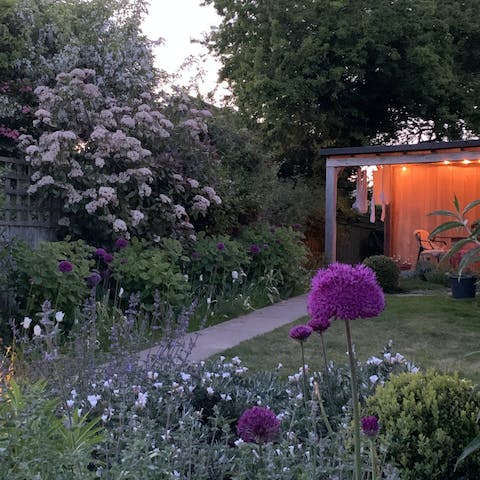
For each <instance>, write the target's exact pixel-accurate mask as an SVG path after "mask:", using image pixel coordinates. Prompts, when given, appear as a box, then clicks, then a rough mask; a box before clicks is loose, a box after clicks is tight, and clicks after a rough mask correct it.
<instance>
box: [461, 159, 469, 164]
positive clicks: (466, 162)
mask: <svg viewBox="0 0 480 480" xmlns="http://www.w3.org/2000/svg"><path fill="white" fill-rule="evenodd" d="M462 163H463V164H464V165H468V164H469V163H470V160H462Z"/></svg>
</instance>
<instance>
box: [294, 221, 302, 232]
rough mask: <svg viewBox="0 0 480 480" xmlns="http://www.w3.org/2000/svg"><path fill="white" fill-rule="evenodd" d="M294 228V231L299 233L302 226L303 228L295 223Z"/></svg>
mask: <svg viewBox="0 0 480 480" xmlns="http://www.w3.org/2000/svg"><path fill="white" fill-rule="evenodd" d="M292 228H293V229H294V230H296V231H298V230H301V229H302V226H301V225H300V224H299V223H295V224H293V226H292Z"/></svg>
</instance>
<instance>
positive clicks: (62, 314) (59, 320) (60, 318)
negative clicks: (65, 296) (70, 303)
mask: <svg viewBox="0 0 480 480" xmlns="http://www.w3.org/2000/svg"><path fill="white" fill-rule="evenodd" d="M63 317H65V314H64V313H63V312H57V313H56V314H55V320H56V321H57V322H61V321H62V320H63Z"/></svg>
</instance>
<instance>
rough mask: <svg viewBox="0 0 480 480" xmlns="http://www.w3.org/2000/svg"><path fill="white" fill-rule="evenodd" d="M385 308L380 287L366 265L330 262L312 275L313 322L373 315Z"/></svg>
mask: <svg viewBox="0 0 480 480" xmlns="http://www.w3.org/2000/svg"><path fill="white" fill-rule="evenodd" d="M384 308H385V298H384V295H383V291H382V289H381V287H380V286H379V285H378V283H377V280H376V277H375V273H374V272H373V270H371V269H370V268H368V267H366V266H365V265H355V266H352V265H347V264H343V263H333V264H332V265H329V266H328V267H327V268H325V269H321V270H319V271H318V272H317V274H316V275H315V276H314V277H313V280H312V285H311V290H310V293H309V295H308V313H309V314H310V316H311V317H312V320H314V321H316V322H320V321H325V319H327V320H328V319H331V318H332V317H336V318H339V319H342V320H354V319H357V318H370V317H375V316H377V315H378V314H379V313H381V312H382V311H383V309H384Z"/></svg>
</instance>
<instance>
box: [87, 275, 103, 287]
mask: <svg viewBox="0 0 480 480" xmlns="http://www.w3.org/2000/svg"><path fill="white" fill-rule="evenodd" d="M101 280H102V277H101V275H100V274H99V273H97V272H92V273H91V274H90V275H89V276H88V277H87V284H88V286H89V287H92V288H93V287H96V286H97V285H98V284H99V283H100V282H101Z"/></svg>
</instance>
